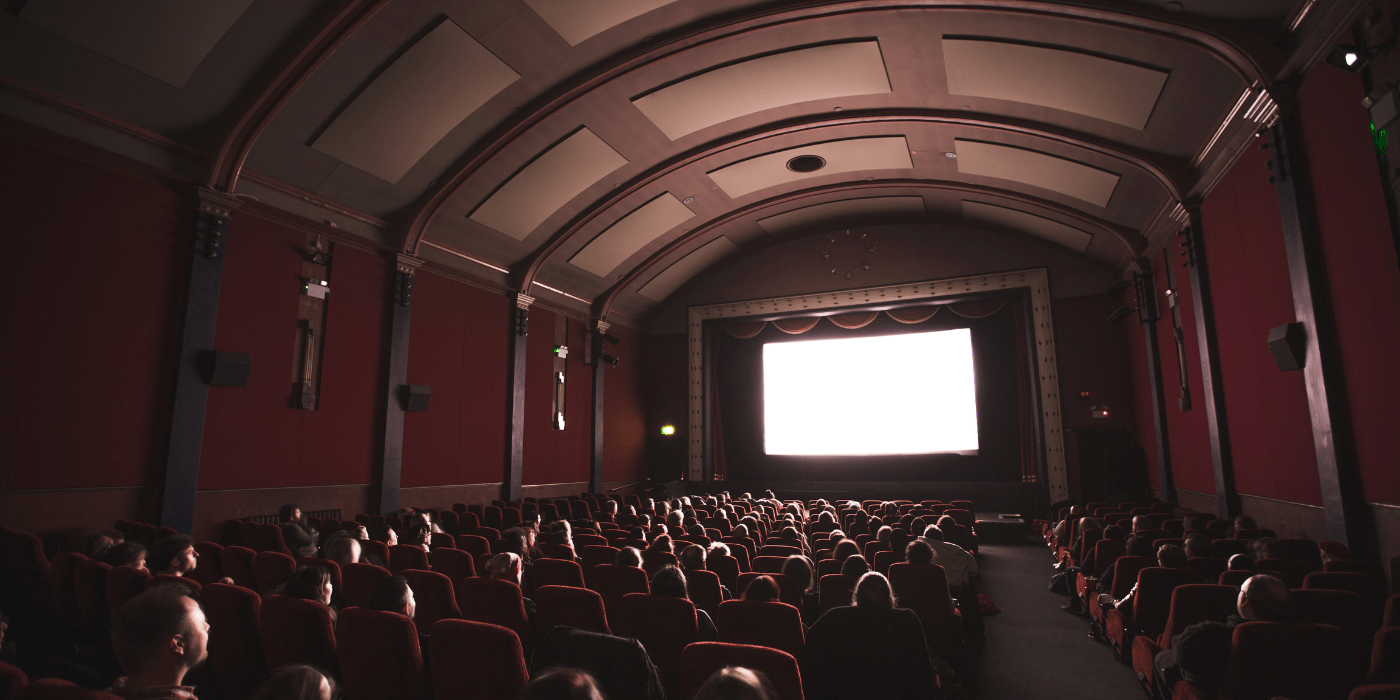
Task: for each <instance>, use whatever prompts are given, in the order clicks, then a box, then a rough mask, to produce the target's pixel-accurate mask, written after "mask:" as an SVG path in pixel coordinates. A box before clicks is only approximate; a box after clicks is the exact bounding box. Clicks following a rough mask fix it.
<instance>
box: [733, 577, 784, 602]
mask: <svg viewBox="0 0 1400 700" xmlns="http://www.w3.org/2000/svg"><path fill="white" fill-rule="evenodd" d="M780 598H781V595H780V593H779V589H778V582H777V581H774V580H773V577H772V576H756V577H754V578H753V580H751V581H749V585H748V587H747V588H745V589H744V592H743V594H742V595H741V596H740V599H741V600H748V601H752V602H755V603H780V602H782V601H781V599H780Z"/></svg>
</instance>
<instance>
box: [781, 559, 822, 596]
mask: <svg viewBox="0 0 1400 700" xmlns="http://www.w3.org/2000/svg"><path fill="white" fill-rule="evenodd" d="M782 573H783V575H784V576H786V577H788V578H790V579H792V580H793V582H795V583H796V584H797V587H798V588H799V589H801V590H804V591H812V590H814V589H816V587H817V574H816V572H814V571H812V562H809V561H807V557H804V556H802V555H800V554H794V555H792V556H790V557H788V558H787V561H784V562H783V572H782Z"/></svg>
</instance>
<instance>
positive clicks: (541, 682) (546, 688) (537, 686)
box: [520, 667, 606, 700]
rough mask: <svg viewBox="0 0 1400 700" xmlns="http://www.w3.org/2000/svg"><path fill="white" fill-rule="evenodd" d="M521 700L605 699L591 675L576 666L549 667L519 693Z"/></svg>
mask: <svg viewBox="0 0 1400 700" xmlns="http://www.w3.org/2000/svg"><path fill="white" fill-rule="evenodd" d="M520 699H521V700H606V699H605V698H604V697H603V691H602V690H600V689H599V688H598V683H597V682H596V681H594V680H593V676H590V675H588V673H586V672H584V671H580V670H578V669H576V668H562V667H561V668H555V669H551V670H549V671H547V672H545V673H543V674H541V675H539V676H538V677H536V678H535V679H534V680H532V681H530V683H529V685H526V686H525V689H524V690H523V691H521V693H520Z"/></svg>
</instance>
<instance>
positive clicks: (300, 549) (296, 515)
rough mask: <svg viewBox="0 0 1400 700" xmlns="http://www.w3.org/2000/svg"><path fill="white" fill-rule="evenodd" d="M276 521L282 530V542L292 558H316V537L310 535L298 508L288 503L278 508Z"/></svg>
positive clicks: (309, 530)
mask: <svg viewBox="0 0 1400 700" xmlns="http://www.w3.org/2000/svg"><path fill="white" fill-rule="evenodd" d="M277 520H278V523H277V527H279V528H281V529H282V541H283V542H284V543H286V545H287V549H290V550H292V555H293V556H298V557H314V556H316V536H315V535H314V534H312V532H311V528H309V527H307V525H306V518H305V517H304V516H303V515H302V514H301V507H300V506H298V505H297V504H295V503H288V504H287V505H285V506H282V507H281V508H278V509H277Z"/></svg>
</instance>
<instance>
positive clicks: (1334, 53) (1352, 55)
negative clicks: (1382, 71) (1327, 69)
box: [1327, 44, 1371, 73]
mask: <svg viewBox="0 0 1400 700" xmlns="http://www.w3.org/2000/svg"><path fill="white" fill-rule="evenodd" d="M1327 62H1328V63H1330V64H1332V65H1334V66H1336V67H1338V68H1341V69H1342V70H1348V71H1351V72H1352V73H1360V72H1361V69H1362V68H1365V67H1366V64H1367V63H1370V62H1371V53H1370V52H1369V51H1367V50H1366V49H1364V48H1360V47H1357V46H1347V45H1346V44H1338V45H1337V46H1334V47H1332V50H1331V51H1330V52H1328V54H1327Z"/></svg>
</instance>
